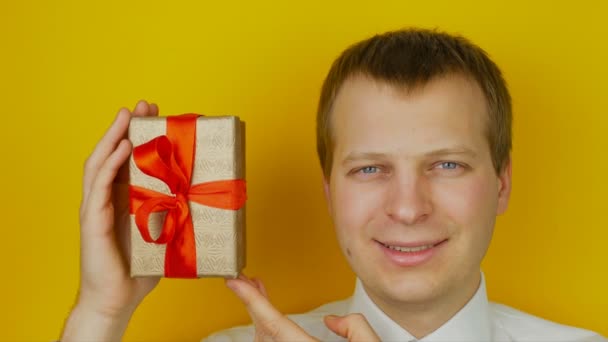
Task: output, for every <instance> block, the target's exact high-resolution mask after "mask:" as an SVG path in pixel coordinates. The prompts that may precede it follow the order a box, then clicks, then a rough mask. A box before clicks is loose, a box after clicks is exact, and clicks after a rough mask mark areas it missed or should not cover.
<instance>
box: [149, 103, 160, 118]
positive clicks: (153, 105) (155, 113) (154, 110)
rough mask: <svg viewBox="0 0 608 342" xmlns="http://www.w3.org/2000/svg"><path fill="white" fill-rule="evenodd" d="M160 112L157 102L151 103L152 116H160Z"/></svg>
mask: <svg viewBox="0 0 608 342" xmlns="http://www.w3.org/2000/svg"><path fill="white" fill-rule="evenodd" d="M159 112H160V110H159V108H158V105H157V104H156V103H150V115H151V116H158V113H159Z"/></svg>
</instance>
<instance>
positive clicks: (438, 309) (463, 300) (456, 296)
mask: <svg viewBox="0 0 608 342" xmlns="http://www.w3.org/2000/svg"><path fill="white" fill-rule="evenodd" d="M480 281H481V275H480V274H479V273H478V274H477V276H475V277H471V281H469V282H468V283H467V284H465V285H463V286H460V287H459V288H455V289H452V290H453V291H451V292H450V291H448V292H450V293H447V294H445V295H443V296H439V297H437V298H434V299H433V300H431V301H424V302H414V303H412V302H407V303H404V302H399V301H395V300H391V299H390V298H383V297H382V296H375V295H372V293H370V292H368V295H369V297H370V299H371V300H372V301H373V302H374V303H375V304H376V305H377V306H378V307H379V308H380V309H381V310H382V311H383V312H384V313H385V314H386V315H387V316H388V317H390V318H391V319H392V320H393V321H395V322H396V323H397V324H399V325H400V326H401V327H402V328H403V329H405V330H407V331H408V332H409V333H410V334H411V335H412V336H414V337H415V338H417V339H420V338H423V337H425V336H427V335H428V334H430V333H432V332H433V331H435V330H437V329H439V328H440V327H441V326H442V325H444V324H445V323H446V322H447V321H449V320H450V319H451V318H452V317H454V315H456V313H458V311H460V310H461V309H462V308H463V307H464V306H465V305H466V304H467V303H468V302H469V301H470V300H471V298H473V296H474V295H475V293H476V292H477V290H478V288H479V285H480ZM366 291H367V290H366Z"/></svg>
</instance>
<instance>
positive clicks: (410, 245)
mask: <svg viewBox="0 0 608 342" xmlns="http://www.w3.org/2000/svg"><path fill="white" fill-rule="evenodd" d="M375 241H376V242H377V245H378V246H379V248H380V249H381V250H382V252H383V254H384V256H385V257H386V259H387V260H388V261H389V262H390V263H392V264H394V265H396V266H399V267H412V266H417V265H421V264H424V263H425V262H427V261H429V260H431V259H432V258H433V257H434V256H435V255H436V254H437V252H438V251H439V250H441V249H442V247H443V246H444V245H445V243H446V242H447V241H448V240H447V239H443V240H432V241H413V242H402V241H384V242H380V241H378V240H375Z"/></svg>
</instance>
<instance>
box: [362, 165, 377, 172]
mask: <svg viewBox="0 0 608 342" xmlns="http://www.w3.org/2000/svg"><path fill="white" fill-rule="evenodd" d="M359 171H360V172H363V173H376V172H377V171H378V168H377V167H375V166H366V167H364V168H362V169H359Z"/></svg>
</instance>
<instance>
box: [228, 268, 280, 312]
mask: <svg viewBox="0 0 608 342" xmlns="http://www.w3.org/2000/svg"><path fill="white" fill-rule="evenodd" d="M226 285H227V286H228V287H229V288H230V289H231V290H232V291H234V293H235V294H236V295H237V297H239V299H241V301H242V302H243V303H244V304H245V306H246V307H247V310H249V311H250V313H251V314H252V316H254V317H252V318H261V319H264V320H273V319H278V318H281V317H283V315H282V314H281V313H280V312H279V311H278V310H277V309H275V308H274V307H273V306H272V304H270V302H269V301H268V299H266V297H264V295H263V294H262V292H261V291H260V290H259V289H258V288H257V287H256V285H255V284H253V282H252V281H251V280H249V279H242V278H241V277H240V276H239V278H238V279H228V280H227V281H226Z"/></svg>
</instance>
